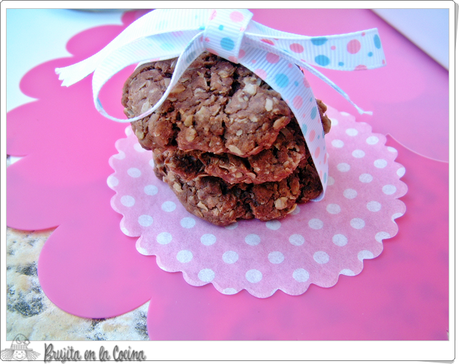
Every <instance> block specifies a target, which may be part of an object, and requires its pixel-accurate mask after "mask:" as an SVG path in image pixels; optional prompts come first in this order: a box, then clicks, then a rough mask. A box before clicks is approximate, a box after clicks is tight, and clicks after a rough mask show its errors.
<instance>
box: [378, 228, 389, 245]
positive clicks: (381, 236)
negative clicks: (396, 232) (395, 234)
mask: <svg viewBox="0 0 459 364" xmlns="http://www.w3.org/2000/svg"><path fill="white" fill-rule="evenodd" d="M389 238H390V234H389V233H386V232H385V231H380V232H379V233H377V234H376V235H375V239H376V241H377V242H378V243H382V241H383V239H389Z"/></svg>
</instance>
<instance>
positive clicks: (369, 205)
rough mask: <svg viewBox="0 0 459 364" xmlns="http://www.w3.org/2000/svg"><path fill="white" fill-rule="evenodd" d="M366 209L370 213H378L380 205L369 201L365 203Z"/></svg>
mask: <svg viewBox="0 0 459 364" xmlns="http://www.w3.org/2000/svg"><path fill="white" fill-rule="evenodd" d="M367 209H368V211H371V212H378V211H379V210H381V204H380V203H379V202H378V201H370V202H368V203H367Z"/></svg>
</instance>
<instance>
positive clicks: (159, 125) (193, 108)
mask: <svg viewBox="0 0 459 364" xmlns="http://www.w3.org/2000/svg"><path fill="white" fill-rule="evenodd" d="M175 63H176V59H172V60H166V61H158V62H152V63H148V64H143V65H141V66H139V67H138V68H137V69H136V70H135V71H134V73H133V74H132V75H131V76H130V77H129V78H128V80H127V81H126V83H125V85H124V89H123V97H122V104H123V106H124V107H125V109H124V111H125V114H126V116H127V117H128V118H132V117H135V116H137V115H140V114H141V113H143V112H145V111H147V110H148V109H149V108H151V107H152V106H153V105H154V104H156V102H157V101H158V100H159V99H160V98H161V96H162V95H163V93H164V91H165V90H166V88H167V86H168V85H169V83H170V80H171V77H172V73H173V71H174V66H175ZM317 105H318V109H319V112H320V116H321V120H322V125H323V128H324V132H325V133H328V131H329V130H330V125H331V122H330V120H329V119H328V118H327V116H326V115H325V111H326V110H327V108H326V106H325V105H324V104H323V103H322V102H321V101H319V100H317ZM132 129H133V131H134V133H135V135H136V136H137V138H138V140H139V143H140V145H142V147H143V148H145V149H148V150H152V152H153V160H154V172H155V174H156V176H157V177H158V178H160V179H161V180H163V181H164V182H166V183H167V184H168V185H169V186H170V188H171V189H172V191H174V193H175V194H176V195H177V197H178V199H179V200H180V202H181V203H182V204H183V206H184V207H185V208H186V209H187V210H188V211H189V212H191V213H192V214H194V215H196V216H198V217H200V218H202V219H205V220H207V221H209V222H211V223H213V224H216V225H221V226H225V225H229V224H231V223H233V222H235V221H237V220H239V219H252V218H257V219H259V220H262V221H268V220H273V219H280V218H283V217H285V216H286V215H287V214H289V213H291V212H292V211H293V210H294V209H295V208H296V206H297V204H298V203H304V202H307V201H309V200H310V199H313V198H316V197H318V196H319V195H320V194H321V192H322V186H321V183H320V179H319V176H318V174H317V172H316V169H315V167H314V164H313V162H312V159H311V155H310V153H309V150H308V148H307V146H306V143H305V140H304V137H303V134H302V132H301V130H300V127H299V125H298V122H297V120H296V119H295V116H294V114H293V113H292V112H291V110H290V108H289V107H288V106H287V104H286V103H285V102H284V101H283V100H282V98H281V96H280V94H279V93H277V92H276V91H274V90H273V89H272V88H271V87H270V86H269V85H268V84H266V83H265V82H264V81H262V80H261V79H260V78H259V77H257V76H256V75H255V74H254V73H252V72H251V71H250V70H248V69H247V68H245V67H244V66H242V65H240V64H234V63H232V62H229V61H227V60H225V59H223V58H220V57H218V56H216V55H213V54H211V53H203V54H201V56H199V57H198V58H197V59H196V60H195V61H194V62H193V63H192V64H191V65H190V67H189V68H188V69H187V71H185V73H184V74H183V75H182V77H181V78H180V80H179V82H178V83H177V85H176V86H175V87H174V89H173V90H172V92H171V93H170V95H169V97H168V98H167V100H166V101H165V102H164V103H163V104H162V105H161V106H160V108H159V109H157V110H156V111H155V112H154V113H153V114H151V115H149V116H147V117H145V118H143V119H141V120H138V121H135V122H132Z"/></svg>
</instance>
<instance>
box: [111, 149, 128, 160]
mask: <svg viewBox="0 0 459 364" xmlns="http://www.w3.org/2000/svg"><path fill="white" fill-rule="evenodd" d="M113 157H114V158H116V159H120V160H121V159H124V158H126V153H124V152H123V151H122V150H120V151H119V152H118V154H115V155H114V156H113Z"/></svg>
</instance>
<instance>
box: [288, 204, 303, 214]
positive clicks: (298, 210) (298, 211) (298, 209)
mask: <svg viewBox="0 0 459 364" xmlns="http://www.w3.org/2000/svg"><path fill="white" fill-rule="evenodd" d="M300 211H301V208H300V206H298V205H297V206H296V207H295V209H294V210H293V211H292V212H291V213H290V215H297V214H299V213H300Z"/></svg>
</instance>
